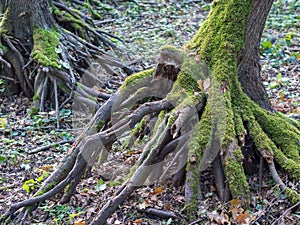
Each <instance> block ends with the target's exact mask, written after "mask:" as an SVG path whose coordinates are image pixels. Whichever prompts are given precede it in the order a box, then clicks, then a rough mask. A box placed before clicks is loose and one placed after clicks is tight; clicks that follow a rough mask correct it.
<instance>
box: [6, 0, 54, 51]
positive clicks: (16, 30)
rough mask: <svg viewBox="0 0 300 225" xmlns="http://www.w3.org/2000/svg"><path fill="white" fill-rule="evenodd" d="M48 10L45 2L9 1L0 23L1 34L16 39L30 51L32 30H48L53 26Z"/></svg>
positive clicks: (45, 0) (29, 0) (34, 0)
mask: <svg viewBox="0 0 300 225" xmlns="http://www.w3.org/2000/svg"><path fill="white" fill-rule="evenodd" d="M49 9H50V8H49V4H48V1H47V0H28V1H22V0H12V1H9V2H8V5H7V7H6V10H5V13H4V18H3V19H2V22H1V29H2V31H1V32H2V33H3V32H5V33H6V34H7V35H10V36H12V37H15V38H17V39H18V40H20V41H21V43H22V44H23V45H25V46H26V47H28V46H29V47H30V49H31V50H32V47H33V30H34V28H43V29H45V30H50V29H52V28H53V26H54V20H53V17H52V15H51V14H50V10H49Z"/></svg>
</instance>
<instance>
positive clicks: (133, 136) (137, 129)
mask: <svg viewBox="0 0 300 225" xmlns="http://www.w3.org/2000/svg"><path fill="white" fill-rule="evenodd" d="M145 121H146V120H145V118H143V119H142V120H141V121H140V122H139V123H138V124H137V125H136V126H135V127H134V128H133V129H132V130H131V132H130V135H129V137H128V138H127V139H126V141H125V142H124V144H123V145H122V149H123V150H124V149H127V148H128V146H129V145H130V144H132V142H133V140H134V139H136V138H137V137H138V136H139V133H140V132H141V131H142V130H143V128H144V126H145V123H146V122H145Z"/></svg>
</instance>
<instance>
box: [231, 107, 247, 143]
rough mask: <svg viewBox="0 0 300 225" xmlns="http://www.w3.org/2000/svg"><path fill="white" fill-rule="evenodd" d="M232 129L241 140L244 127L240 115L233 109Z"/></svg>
mask: <svg viewBox="0 0 300 225" xmlns="http://www.w3.org/2000/svg"><path fill="white" fill-rule="evenodd" d="M234 127H235V133H236V134H237V136H238V137H239V138H243V136H244V135H245V127H244V123H243V120H242V117H241V114H240V113H239V112H238V110H237V109H236V108H234Z"/></svg>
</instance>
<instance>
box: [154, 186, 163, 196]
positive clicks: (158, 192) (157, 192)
mask: <svg viewBox="0 0 300 225" xmlns="http://www.w3.org/2000/svg"><path fill="white" fill-rule="evenodd" d="M162 191H163V189H162V188H161V187H157V188H155V194H157V195H159V194H160V193H162Z"/></svg>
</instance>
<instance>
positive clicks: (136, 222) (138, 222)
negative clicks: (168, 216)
mask: <svg viewBox="0 0 300 225" xmlns="http://www.w3.org/2000/svg"><path fill="white" fill-rule="evenodd" d="M142 222H143V220H142V219H137V220H135V221H134V223H135V224H140V223H142Z"/></svg>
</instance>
